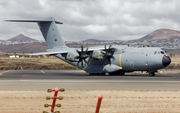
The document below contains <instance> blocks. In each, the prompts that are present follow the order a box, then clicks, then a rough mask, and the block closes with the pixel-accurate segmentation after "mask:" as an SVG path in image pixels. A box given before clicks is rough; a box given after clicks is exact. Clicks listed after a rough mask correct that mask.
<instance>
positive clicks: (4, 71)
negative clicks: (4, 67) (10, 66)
mask: <svg viewBox="0 0 180 113" xmlns="http://www.w3.org/2000/svg"><path fill="white" fill-rule="evenodd" d="M6 72H9V71H3V72H1V73H0V75H1V76H3V73H6Z"/></svg>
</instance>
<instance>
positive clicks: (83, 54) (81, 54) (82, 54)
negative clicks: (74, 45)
mask: <svg viewBox="0 0 180 113" xmlns="http://www.w3.org/2000/svg"><path fill="white" fill-rule="evenodd" d="M76 51H77V53H78V54H79V56H77V57H75V58H76V59H79V60H78V63H77V66H78V65H79V63H80V62H81V66H82V68H84V65H83V61H84V62H85V63H88V62H87V61H86V58H87V57H89V56H88V55H87V53H88V47H87V48H86V51H84V48H83V45H81V51H79V50H76Z"/></svg>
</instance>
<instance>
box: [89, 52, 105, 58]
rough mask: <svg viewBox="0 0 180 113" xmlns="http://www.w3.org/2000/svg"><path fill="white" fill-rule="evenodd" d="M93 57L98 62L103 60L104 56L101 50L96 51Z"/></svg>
mask: <svg viewBox="0 0 180 113" xmlns="http://www.w3.org/2000/svg"><path fill="white" fill-rule="evenodd" d="M91 57H92V58H94V59H96V60H102V59H103V54H102V53H101V50H94V51H93V53H92V55H91Z"/></svg>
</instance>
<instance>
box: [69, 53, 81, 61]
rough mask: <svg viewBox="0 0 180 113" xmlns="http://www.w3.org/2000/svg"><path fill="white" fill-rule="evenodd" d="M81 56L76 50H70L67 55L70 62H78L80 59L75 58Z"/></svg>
mask: <svg viewBox="0 0 180 113" xmlns="http://www.w3.org/2000/svg"><path fill="white" fill-rule="evenodd" d="M77 56H79V55H78V53H76V52H74V53H72V52H68V53H67V56H66V60H69V61H70V62H77V61H78V60H77V59H75V57H77Z"/></svg>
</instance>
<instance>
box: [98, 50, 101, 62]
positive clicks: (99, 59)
mask: <svg viewBox="0 0 180 113" xmlns="http://www.w3.org/2000/svg"><path fill="white" fill-rule="evenodd" d="M100 52H101V50H99V52H98V59H99V60H100V61H101V59H100Z"/></svg>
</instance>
